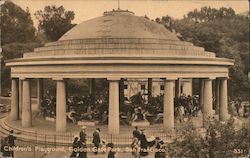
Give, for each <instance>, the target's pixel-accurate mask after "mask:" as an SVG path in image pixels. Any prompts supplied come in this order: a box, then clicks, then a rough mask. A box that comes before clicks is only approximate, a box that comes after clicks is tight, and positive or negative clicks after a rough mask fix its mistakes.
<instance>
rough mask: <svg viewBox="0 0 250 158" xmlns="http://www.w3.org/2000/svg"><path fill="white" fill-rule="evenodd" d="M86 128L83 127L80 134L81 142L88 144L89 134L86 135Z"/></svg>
mask: <svg viewBox="0 0 250 158" xmlns="http://www.w3.org/2000/svg"><path fill="white" fill-rule="evenodd" d="M86 128H87V127H86V126H82V128H81V131H80V133H79V136H80V141H82V142H84V143H86V140H87V134H86Z"/></svg>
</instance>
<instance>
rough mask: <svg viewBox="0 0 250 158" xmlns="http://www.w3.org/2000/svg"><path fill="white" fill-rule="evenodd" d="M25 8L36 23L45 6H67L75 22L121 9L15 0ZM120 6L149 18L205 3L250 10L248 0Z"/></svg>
mask: <svg viewBox="0 0 250 158" xmlns="http://www.w3.org/2000/svg"><path fill="white" fill-rule="evenodd" d="M12 1H13V2H14V3H15V4H17V5H19V6H20V7H22V8H23V9H26V7H28V8H29V10H30V13H31V14H32V19H33V21H34V24H35V26H37V21H36V19H35V17H34V15H33V14H34V13H35V12H36V11H37V10H43V8H44V7H45V6H46V5H56V6H61V5H62V6H64V8H65V9H66V10H72V11H74V12H75V19H74V21H73V23H76V24H79V23H80V22H82V21H85V20H88V19H91V18H94V17H98V16H102V14H103V12H104V11H110V10H112V9H117V8H118V0H12ZM119 1H120V8H121V9H124V10H126V9H128V10H129V11H132V12H134V13H135V15H137V16H145V15H147V16H148V17H149V18H150V19H155V18H157V17H162V16H164V15H169V16H172V17H174V18H182V17H183V15H184V14H187V13H188V12H189V11H192V10H194V9H195V8H197V9H200V8H201V7H203V6H211V7H213V8H220V7H232V8H233V9H234V10H235V12H236V13H242V12H245V11H248V10H249V3H248V0H227V1H226V0H119Z"/></svg>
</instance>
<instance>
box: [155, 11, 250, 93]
mask: <svg viewBox="0 0 250 158" xmlns="http://www.w3.org/2000/svg"><path fill="white" fill-rule="evenodd" d="M156 22H158V23H161V24H163V25H164V26H165V27H166V28H167V29H169V30H175V31H176V32H178V33H180V34H181V36H179V37H180V39H181V40H184V41H188V42H192V43H194V45H196V46H200V47H204V48H205V50H206V51H211V52H215V53H216V56H218V57H225V58H231V59H234V60H235V63H234V66H232V67H231V68H230V80H229V85H230V86H229V88H230V89H229V94H230V96H232V97H234V96H235V95H243V94H246V91H248V89H249V84H248V78H247V73H248V63H249V18H248V17H244V16H240V15H236V14H235V12H234V10H233V9H232V8H224V7H223V8H220V9H214V8H210V7H203V8H201V9H200V10H197V9H195V10H194V11H191V12H189V13H188V14H187V15H185V16H184V18H183V19H174V18H172V17H169V16H164V17H162V18H161V19H160V18H157V19H156Z"/></svg>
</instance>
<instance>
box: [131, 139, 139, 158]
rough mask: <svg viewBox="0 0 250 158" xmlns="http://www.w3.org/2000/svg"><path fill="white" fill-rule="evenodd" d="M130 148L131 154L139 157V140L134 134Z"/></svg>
mask: <svg viewBox="0 0 250 158" xmlns="http://www.w3.org/2000/svg"><path fill="white" fill-rule="evenodd" d="M131 148H132V155H133V156H134V158H140V146H139V140H138V138H137V137H136V136H135V135H133V140H132V143H131Z"/></svg>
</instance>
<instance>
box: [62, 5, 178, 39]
mask: <svg viewBox="0 0 250 158" xmlns="http://www.w3.org/2000/svg"><path fill="white" fill-rule="evenodd" d="M89 38H147V39H148V38H154V39H166V40H179V39H178V38H177V37H176V35H175V34H174V33H172V32H170V31H168V30H167V29H166V28H165V27H164V26H163V25H160V24H158V23H156V22H153V21H151V20H149V19H146V18H145V17H139V16H135V15H134V13H132V12H129V11H124V10H119V9H118V10H113V11H110V12H104V14H103V16H101V17H97V18H94V19H91V20H88V21H84V22H82V23H80V24H78V25H77V26H75V27H73V28H72V29H71V30H69V31H68V32H67V33H65V34H64V35H63V36H62V37H61V38H60V39H59V41H64V40H75V39H89Z"/></svg>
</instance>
